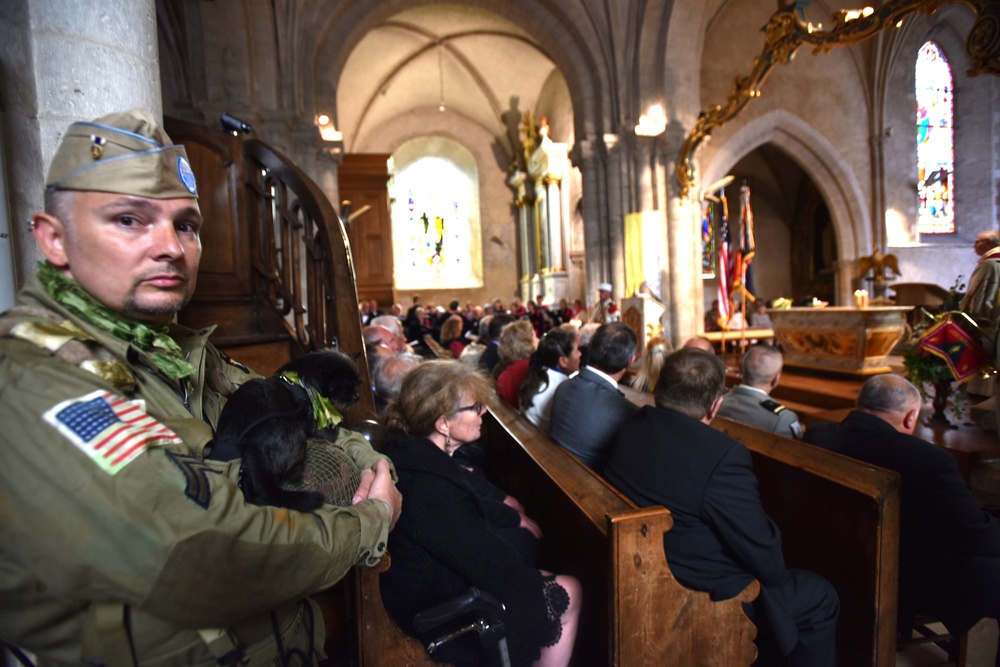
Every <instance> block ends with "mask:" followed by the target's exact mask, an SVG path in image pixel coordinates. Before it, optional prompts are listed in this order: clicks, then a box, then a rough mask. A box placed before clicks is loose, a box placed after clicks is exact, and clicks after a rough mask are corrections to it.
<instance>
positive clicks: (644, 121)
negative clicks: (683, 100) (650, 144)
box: [635, 104, 667, 137]
mask: <svg viewBox="0 0 1000 667" xmlns="http://www.w3.org/2000/svg"><path fill="white" fill-rule="evenodd" d="M666 129H667V114H666V113H665V112H664V111H663V105H662V104H654V105H653V106H651V107H649V111H647V112H646V113H644V114H642V116H640V117H639V124H638V125H636V126H635V133H636V134H637V135H639V136H640V137H658V136H660V135H661V134H663V132H664V131H665V130H666Z"/></svg>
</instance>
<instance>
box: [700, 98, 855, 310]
mask: <svg viewBox="0 0 1000 667" xmlns="http://www.w3.org/2000/svg"><path fill="white" fill-rule="evenodd" d="M764 144H771V145H773V146H776V147H778V148H780V149H781V150H783V151H784V152H785V153H786V154H788V156H789V157H791V158H792V160H794V161H795V162H796V163H797V164H798V165H799V166H800V167H801V168H802V170H803V171H804V172H805V173H806V174H808V175H809V177H810V178H811V179H812V180H813V182H815V183H816V186H817V187H818V188H819V190H820V192H821V193H822V195H823V198H824V199H825V200H826V203H827V207H828V208H829V210H830V216H831V218H832V220H833V225H834V233H835V236H836V239H837V250H838V253H837V255H838V257H839V258H840V262H839V264H838V266H840V267H842V266H844V262H845V261H850V260H854V259H856V258H857V257H859V256H862V255H866V254H868V253H869V252H870V249H871V248H872V242H873V239H872V227H871V217H870V215H869V214H868V212H867V210H866V209H865V205H864V202H865V198H864V195H863V193H862V190H861V186H860V184H859V183H858V181H857V178H856V177H855V175H854V171H853V169H852V168H851V166H850V165H849V164H848V163H847V162H846V160H844V158H843V157H842V156H841V154H840V153H839V152H838V151H837V149H836V148H835V147H834V146H833V144H831V143H830V142H829V141H828V140H827V139H826V138H825V137H824V136H823V135H822V134H820V133H819V132H818V131H817V130H816V129H815V128H813V127H812V126H810V125H809V124H808V123H806V122H805V121H803V120H802V119H801V118H799V117H798V116H796V115H794V114H791V113H789V112H788V111H785V110H776V111H771V112H769V113H767V114H765V115H763V116H761V117H760V118H757V119H755V120H753V121H751V122H750V123H748V124H747V125H746V126H745V127H743V128H742V129H741V130H740V131H739V132H738V133H736V135H735V136H734V137H733V138H732V139H730V140H729V141H728V142H727V143H725V144H723V145H721V146H718V145H717V146H716V147H717V148H718V152H717V153H716V154H715V156H714V158H713V159H712V162H711V163H709V164H707V165H704V166H703V170H704V174H705V175H704V176H703V177H702V179H701V180H702V182H704V183H712V182H714V181H717V180H719V179H720V178H722V177H723V176H725V175H726V174H728V173H729V170H730V169H732V168H733V166H734V165H735V164H736V163H737V162H739V161H740V160H741V159H742V158H743V157H744V156H745V155H747V154H748V153H750V152H751V151H753V150H755V149H756V148H758V147H760V146H762V145H764ZM850 277H851V276H847V275H846V274H845V272H844V271H842V270H840V269H838V277H837V299H838V301H839V302H841V303H846V301H845V299H847V297H848V296H849V294H850V290H851V287H850Z"/></svg>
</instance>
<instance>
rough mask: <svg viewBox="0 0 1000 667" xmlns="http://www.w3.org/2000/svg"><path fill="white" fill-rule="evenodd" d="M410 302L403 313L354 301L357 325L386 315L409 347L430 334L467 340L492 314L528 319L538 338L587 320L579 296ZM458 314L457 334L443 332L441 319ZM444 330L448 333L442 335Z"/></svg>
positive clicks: (395, 307)
mask: <svg viewBox="0 0 1000 667" xmlns="http://www.w3.org/2000/svg"><path fill="white" fill-rule="evenodd" d="M412 300H413V303H412V304H411V305H410V307H409V308H408V309H407V310H406V311H405V312H404V310H403V307H402V306H401V305H400V304H393V305H392V306H391V307H390V308H389V310H388V311H386V310H384V309H382V308H380V306H379V304H378V301H376V300H374V299H372V300H363V301H360V302H359V303H358V311H359V316H360V319H361V326H363V327H364V326H368V325H370V324H372V323H373V320H375V319H376V318H378V317H380V316H384V315H390V316H392V317H394V318H396V319H397V320H399V321H400V323H401V324H402V326H403V332H404V335H405V338H406V340H407V341H408V342H409V343H410V345H411V346H412V345H413V344H414V343H415V342H416V341H419V340H421V339H422V338H423V336H424V335H426V334H430V335H432V336H433V337H434V339H435V340H437V341H438V342H440V343H442V345H443V346H444V347H448V345H447V344H445V341H446V340H448V341H449V342H450V341H454V340H459V341H461V342H463V343H467V342H468V341H469V340H470V339H476V338H477V337H478V336H479V333H478V332H479V325H480V321H481V320H482V319H483V318H484V317H487V316H492V315H510V316H511V317H513V318H514V319H525V320H528V321H529V322H531V326H532V327H533V328H534V330H535V335H537V336H538V337H539V338H541V337H542V336H543V335H544V334H545V332H547V331H550V330H551V329H554V328H556V327H558V326H560V325H562V324H567V323H570V322H573V321H576V322H582V321H586V319H587V310H586V309H585V308H584V306H583V302H582V301H581V300H580V299H576V300H574V301H573V303H572V304H571V303H570V302H569V301H568V300H567V299H560V300H559V302H558V303H552V304H546V303H544V302H542V301H541V300H539V301H535V300H530V301H528V302H527V303H522V301H521V299H520V298H514V299H513V300H512V301H511V302H510V305H509V306H508V305H505V304H504V303H503V301H502V300H501V299H499V298H496V299H494V300H493V301H491V302H490V303H486V304H483V305H476V304H473V303H472V302H471V301H469V302H466V303H465V305H464V306H462V305H461V304H460V302H459V300H458V299H452V300H450V301H449V302H448V305H447V307H444V306H443V305H439V304H435V303H424V301H423V299H422V298H421V297H420V296H419V295H414V296H413V297H412ZM453 316H458V317H459V318H460V319H461V322H462V333H461V337H454V336H452V335H451V334H452V332H451V331H448V332H443V331H442V329H443V327H444V324H445V322H447V321H448V320H449V319H450V318H451V317H453ZM445 333H447V334H448V336H447V337H445V335H444V334H445ZM460 353H461V350H460V349H457V350H455V351H453V355H454V356H455V357H456V358H457V357H458V355H459V354H460Z"/></svg>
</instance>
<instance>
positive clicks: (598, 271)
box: [570, 138, 611, 308]
mask: <svg viewBox="0 0 1000 667" xmlns="http://www.w3.org/2000/svg"><path fill="white" fill-rule="evenodd" d="M599 151H600V147H599V145H598V143H597V140H596V139H595V138H586V139H579V140H577V142H576V145H575V146H574V147H573V151H572V154H571V156H570V158H571V159H572V160H573V163H574V164H575V165H576V166H577V167H578V168H579V169H580V175H581V177H582V180H583V184H582V187H581V191H582V193H583V197H582V199H581V201H580V209H581V214H582V215H583V245H584V257H585V261H584V274H585V276H584V292H585V294H584V304H585V305H586V306H587V308H593V307H594V302H595V299H596V297H597V284H598V283H599V282H601V281H602V280H607V276H609V275H610V269H611V267H610V266H609V262H608V255H607V250H606V249H607V248H608V247H610V241H609V239H608V236H607V225H606V224H605V223H604V221H603V220H602V213H601V212H602V210H604V206H603V205H602V204H603V202H604V201H605V199H606V196H605V195H606V188H607V183H606V180H605V177H604V176H605V169H604V161H603V159H602V157H603V156H602V155H601V154H600V152H599Z"/></svg>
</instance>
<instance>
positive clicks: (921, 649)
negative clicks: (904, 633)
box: [896, 619, 997, 667]
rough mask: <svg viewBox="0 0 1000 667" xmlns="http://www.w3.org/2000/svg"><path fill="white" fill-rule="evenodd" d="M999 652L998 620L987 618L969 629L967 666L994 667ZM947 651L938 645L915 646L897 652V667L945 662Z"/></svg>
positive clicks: (926, 665)
mask: <svg viewBox="0 0 1000 667" xmlns="http://www.w3.org/2000/svg"><path fill="white" fill-rule="evenodd" d="M996 652H997V622H996V621H994V620H992V619H985V620H983V621H981V622H980V623H979V624H978V625H976V626H975V627H974V628H972V630H970V631H969V658H968V661H967V663H966V667H993V666H994V664H995V663H994V660H995V655H996ZM945 659H946V656H945V652H944V651H942V650H941V649H939V648H937V647H936V646H927V645H923V646H915V647H912V648H909V649H907V650H905V651H900V652H899V653H897V654H896V667H928V666H929V665H940V664H944V660H945Z"/></svg>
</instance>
